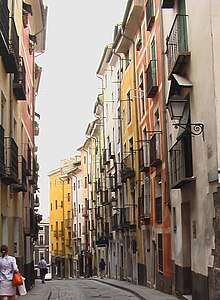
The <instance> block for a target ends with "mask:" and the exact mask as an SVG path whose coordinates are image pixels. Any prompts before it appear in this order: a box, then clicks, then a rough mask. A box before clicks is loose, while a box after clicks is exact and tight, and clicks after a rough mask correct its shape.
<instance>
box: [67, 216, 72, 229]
mask: <svg viewBox="0 0 220 300" xmlns="http://www.w3.org/2000/svg"><path fill="white" fill-rule="evenodd" d="M65 227H66V228H71V227H72V219H71V218H68V219H65Z"/></svg>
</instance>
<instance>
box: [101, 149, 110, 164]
mask: <svg viewBox="0 0 220 300" xmlns="http://www.w3.org/2000/svg"><path fill="white" fill-rule="evenodd" d="M108 156H109V155H108V149H103V155H102V159H103V165H107V164H109V162H110V160H109V157H108Z"/></svg>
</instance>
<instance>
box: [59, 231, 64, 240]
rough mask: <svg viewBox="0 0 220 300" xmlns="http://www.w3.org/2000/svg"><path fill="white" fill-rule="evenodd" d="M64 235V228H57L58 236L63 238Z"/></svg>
mask: <svg viewBox="0 0 220 300" xmlns="http://www.w3.org/2000/svg"><path fill="white" fill-rule="evenodd" d="M64 236H65V230H64V229H60V230H59V237H60V238H62V239H64Z"/></svg>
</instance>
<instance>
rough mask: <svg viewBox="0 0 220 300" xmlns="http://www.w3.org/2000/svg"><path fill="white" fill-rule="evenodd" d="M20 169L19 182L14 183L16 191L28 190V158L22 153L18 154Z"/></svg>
mask: <svg viewBox="0 0 220 300" xmlns="http://www.w3.org/2000/svg"><path fill="white" fill-rule="evenodd" d="M18 171H19V175H18V183H17V184H14V186H13V189H14V191H16V192H27V173H26V160H25V158H24V157H23V156H22V155H19V156H18Z"/></svg>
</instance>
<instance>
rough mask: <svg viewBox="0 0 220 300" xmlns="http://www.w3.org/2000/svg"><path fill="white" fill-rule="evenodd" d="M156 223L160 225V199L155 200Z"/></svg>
mask: <svg viewBox="0 0 220 300" xmlns="http://www.w3.org/2000/svg"><path fill="white" fill-rule="evenodd" d="M155 200H156V222H157V223H162V197H157V198H156V199H155Z"/></svg>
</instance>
